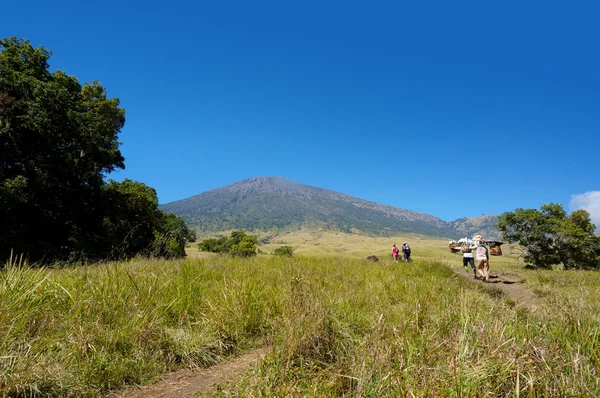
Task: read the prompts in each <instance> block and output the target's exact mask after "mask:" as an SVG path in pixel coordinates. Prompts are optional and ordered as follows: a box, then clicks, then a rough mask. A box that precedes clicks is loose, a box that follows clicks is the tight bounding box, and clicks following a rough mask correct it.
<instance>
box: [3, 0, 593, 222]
mask: <svg viewBox="0 0 600 398" xmlns="http://www.w3.org/2000/svg"><path fill="white" fill-rule="evenodd" d="M599 4H600V3H597V2H592V1H587V2H577V1H575V2H553V1H544V2H534V1H527V2H523V1H519V2H512V1H502V2H482V1H472V2H461V1H455V2H447V1H439V2H435V1H422V2H392V1H390V2H377V1H369V2H352V1H344V2H325V1H319V2H313V1H302V2H285V1H277V2H276V1H273V2H264V1H253V2H247V1H244V2H241V1H239V2H238V1H218V2H203V1H200V2H196V1H181V0H173V1H170V2H155V1H144V2H141V1H119V2H117V1H113V0H107V1H103V2H82V1H56V2H42V1H28V0H21V1H19V2H16V1H13V2H6V4H3V7H2V24H0V36H11V35H14V36H20V37H24V38H27V39H29V40H31V42H32V44H34V45H36V46H37V45H40V44H43V45H44V46H45V47H46V48H48V49H50V50H52V52H53V55H52V58H51V59H50V64H51V68H53V69H61V70H64V71H66V72H67V73H69V74H72V75H75V76H77V77H78V78H79V79H80V81H82V82H84V81H92V80H99V81H100V82H102V84H103V85H104V86H105V87H106V89H107V91H108V94H109V96H110V97H118V98H119V99H120V100H121V105H122V106H123V107H124V108H125V109H126V112H127V123H126V125H125V128H124V129H123V130H122V132H121V135H120V140H121V141H122V143H123V145H122V152H123V154H124V156H125V164H126V169H125V170H124V171H120V172H118V173H116V174H113V175H111V177H112V178H114V179H117V180H122V179H124V178H131V179H134V180H138V181H143V182H145V183H147V184H148V185H150V186H152V187H154V188H155V189H156V190H157V193H158V196H159V199H160V201H161V203H167V202H170V201H174V200H178V199H183V198H186V197H189V196H192V195H195V194H198V193H201V192H203V191H206V190H209V189H213V188H218V187H220V186H224V185H228V184H231V183H234V182H237V181H239V180H243V179H246V178H250V177H255V176H284V177H286V178H289V179H292V180H295V181H298V182H301V183H304V184H308V185H313V186H319V187H323V188H328V189H332V190H335V191H338V192H342V193H345V194H349V195H353V196H357V197H360V198H363V199H368V200H372V201H375V202H379V203H384V204H389V205H393V206H397V207H402V208H407V209H411V210H415V211H420V212H425V213H430V214H433V215H435V216H438V217H440V218H442V219H445V220H453V219H456V218H459V217H464V216H477V215H481V214H484V213H487V214H497V213H502V212H504V211H510V210H513V209H515V208H517V207H524V208H532V207H534V208H539V207H540V206H541V205H543V204H545V203H549V202H555V203H561V204H563V205H564V206H565V207H566V208H567V209H570V210H573V209H574V208H579V207H585V208H588V209H589V210H590V211H593V212H594V213H598V217H599V218H597V219H596V220H597V221H596V222H597V224H600V206H599V204H600V192H598V191H600V178H599V177H598V170H600V160H599V159H600V158H599V157H598V156H597V155H598V147H599V144H600V136H599V132H600V73H599V71H600V53H599V52H598V39H599V38H600V24H598V23H597V16H598V15H600V5H599Z"/></svg>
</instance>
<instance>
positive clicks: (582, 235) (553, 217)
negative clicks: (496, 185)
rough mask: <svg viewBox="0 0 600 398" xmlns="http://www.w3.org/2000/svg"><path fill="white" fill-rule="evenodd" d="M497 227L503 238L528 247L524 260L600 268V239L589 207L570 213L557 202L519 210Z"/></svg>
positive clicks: (539, 264) (501, 219)
mask: <svg viewBox="0 0 600 398" xmlns="http://www.w3.org/2000/svg"><path fill="white" fill-rule="evenodd" d="M497 226H498V228H499V229H500V231H501V232H502V236H503V239H505V240H507V241H508V242H511V243H519V244H521V245H522V246H523V247H524V248H525V253H524V256H523V257H524V260H525V261H526V262H527V263H528V264H530V265H532V266H534V267H536V268H551V267H552V265H555V264H562V266H563V267H564V268H565V269H570V268H599V267H600V257H599V256H600V238H599V237H598V236H595V235H594V230H595V226H594V224H592V222H591V219H590V215H589V213H588V212H587V211H585V210H576V211H574V212H572V213H571V214H570V215H567V213H566V212H565V210H564V209H563V207H562V206H561V205H559V204H555V203H550V204H547V205H544V206H542V207H541V209H540V210H536V209H516V210H515V211H514V212H508V213H505V214H503V215H502V216H500V217H499V221H498V224H497Z"/></svg>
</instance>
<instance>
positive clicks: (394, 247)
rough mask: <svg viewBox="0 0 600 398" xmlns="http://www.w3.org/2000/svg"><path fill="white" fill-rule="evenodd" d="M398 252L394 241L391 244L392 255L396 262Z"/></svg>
mask: <svg viewBox="0 0 600 398" xmlns="http://www.w3.org/2000/svg"><path fill="white" fill-rule="evenodd" d="M399 253H400V250H398V247H396V244H395V243H394V245H393V246H392V256H393V257H394V261H395V262H398V254H399Z"/></svg>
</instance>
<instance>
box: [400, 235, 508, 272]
mask: <svg viewBox="0 0 600 398" xmlns="http://www.w3.org/2000/svg"><path fill="white" fill-rule="evenodd" d="M473 239H474V240H473V241H471V240H467V239H465V241H464V243H463V244H462V246H461V248H460V251H461V252H462V253H463V267H464V269H465V271H467V272H468V271H469V267H470V268H471V270H472V271H473V277H474V278H475V279H479V280H482V281H483V282H486V283H487V282H489V279H490V262H489V260H490V257H489V256H490V254H489V252H488V249H487V247H486V241H485V240H484V239H483V237H482V236H481V235H475V236H474V237H473ZM459 242H460V241H459ZM501 243H502V242H500V244H501ZM457 249H458V248H457ZM473 252H475V253H473ZM400 253H402V261H404V262H409V261H410V246H409V245H408V243H407V242H404V243H403V244H402V248H398V246H396V244H395V243H394V244H393V245H392V257H394V261H395V262H398V261H400V259H399V257H400ZM475 261H477V263H476V262H475Z"/></svg>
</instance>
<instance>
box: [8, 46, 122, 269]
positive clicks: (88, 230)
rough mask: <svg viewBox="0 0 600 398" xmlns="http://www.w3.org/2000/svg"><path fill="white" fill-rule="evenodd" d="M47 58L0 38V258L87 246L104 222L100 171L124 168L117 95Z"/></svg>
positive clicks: (41, 52)
mask: <svg viewBox="0 0 600 398" xmlns="http://www.w3.org/2000/svg"><path fill="white" fill-rule="evenodd" d="M49 57H50V52H49V51H47V50H46V49H45V48H44V47H39V48H34V47H33V46H32V45H31V44H30V43H29V41H27V40H22V39H17V38H14V37H13V38H8V39H2V40H0V203H1V204H2V211H1V213H0V231H1V232H0V247H2V249H0V250H2V251H3V253H0V256H3V255H4V256H5V255H6V252H7V251H10V250H11V248H14V249H15V250H17V251H21V252H27V253H29V255H30V257H33V258H34V259H39V258H41V257H43V256H50V257H55V256H60V255H62V254H64V252H71V251H79V250H87V249H88V248H89V245H90V243H91V242H90V240H91V241H94V240H95V239H94V236H95V235H97V234H98V233H99V231H98V228H100V227H101V225H102V217H101V213H102V211H101V209H99V205H100V204H101V200H100V197H101V195H102V187H103V184H104V181H103V176H104V174H106V173H110V172H111V171H113V170H115V169H118V168H123V167H124V163H123V161H124V159H123V156H122V155H121V152H120V151H119V142H118V133H119V132H120V130H121V128H122V127H123V125H124V123H125V111H124V110H123V109H121V108H120V107H119V100H118V99H109V98H107V96H106V91H105V90H104V88H103V87H102V85H101V84H100V83H98V82H94V83H92V84H85V85H83V86H81V85H80V84H79V82H78V81H77V79H76V78H75V77H73V76H69V75H67V74H66V73H64V72H62V71H59V70H57V71H54V72H50V71H49V65H48V59H49Z"/></svg>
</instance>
